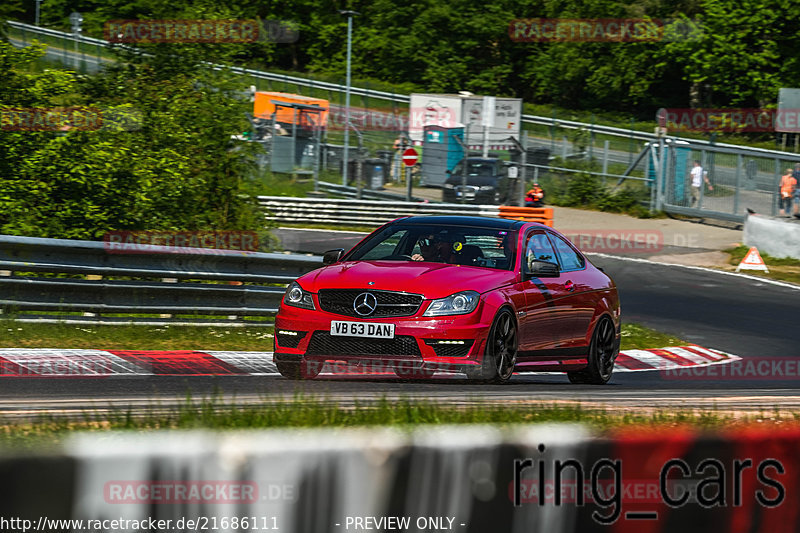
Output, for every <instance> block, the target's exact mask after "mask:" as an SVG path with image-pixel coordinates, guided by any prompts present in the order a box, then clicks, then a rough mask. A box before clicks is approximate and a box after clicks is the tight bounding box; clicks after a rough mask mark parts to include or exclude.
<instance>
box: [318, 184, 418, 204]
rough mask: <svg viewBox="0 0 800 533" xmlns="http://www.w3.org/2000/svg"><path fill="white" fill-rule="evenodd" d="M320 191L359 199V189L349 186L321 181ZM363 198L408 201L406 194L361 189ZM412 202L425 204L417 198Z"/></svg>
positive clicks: (413, 197) (412, 199)
mask: <svg viewBox="0 0 800 533" xmlns="http://www.w3.org/2000/svg"><path fill="white" fill-rule="evenodd" d="M317 185H318V186H319V189H320V190H321V191H324V192H327V193H331V194H337V195H339V196H345V197H347V198H357V197H358V194H359V192H358V189H357V188H356V187H350V186H348V185H341V184H338V185H337V184H336V183H330V182H327V181H320V182H318V183H317ZM361 198H363V199H364V200H391V201H393V202H398V201H399V202H402V201H405V200H406V195H405V194H398V193H395V192H388V191H377V190H374V189H366V188H363V187H362V188H361ZM411 201H412V202H424V201H425V200H424V199H423V198H417V197H416V196H412V197H411Z"/></svg>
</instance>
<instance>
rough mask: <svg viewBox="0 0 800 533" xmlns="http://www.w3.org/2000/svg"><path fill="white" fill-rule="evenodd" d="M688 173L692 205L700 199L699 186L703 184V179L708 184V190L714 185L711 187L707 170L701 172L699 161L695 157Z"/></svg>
mask: <svg viewBox="0 0 800 533" xmlns="http://www.w3.org/2000/svg"><path fill="white" fill-rule="evenodd" d="M689 174H690V175H691V177H692V205H694V204H696V203H697V202H698V201H699V200H700V187H702V186H703V180H705V182H706V183H707V184H708V190H709V191H713V190H714V187H712V186H711V182H709V181H708V172H703V167H701V166H700V161H698V160H696V159H695V161H694V166H693V167H692V170H691V171H690V172H689Z"/></svg>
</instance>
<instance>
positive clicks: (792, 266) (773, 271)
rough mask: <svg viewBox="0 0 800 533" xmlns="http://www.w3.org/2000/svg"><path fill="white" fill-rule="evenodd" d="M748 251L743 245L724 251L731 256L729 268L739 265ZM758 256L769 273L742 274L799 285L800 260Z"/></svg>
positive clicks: (753, 272) (749, 272)
mask: <svg viewBox="0 0 800 533" xmlns="http://www.w3.org/2000/svg"><path fill="white" fill-rule="evenodd" d="M748 250H750V247H749V246H744V245H742V246H737V247H736V248H730V249H728V250H725V253H728V254H730V256H731V258H730V264H731V266H737V265H738V264H739V263H741V262H742V259H744V256H745V255H747V252H748ZM759 254H760V255H761V258H762V259H763V260H764V264H766V265H767V268H768V269H769V272H768V273H767V272H762V271H760V270H743V271H742V272H744V273H745V274H752V275H755V276H763V277H765V278H770V279H776V280H780V281H789V282H792V283H799V284H800V259H794V258H791V257H782V258H778V257H772V256H771V255H769V254H765V253H763V252H761V251H759Z"/></svg>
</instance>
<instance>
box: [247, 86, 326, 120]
mask: <svg viewBox="0 0 800 533" xmlns="http://www.w3.org/2000/svg"><path fill="white" fill-rule="evenodd" d="M273 101H278V102H286V103H287V104H302V105H307V106H318V107H320V108H321V109H322V112H320V113H316V112H309V111H305V110H302V111H301V110H300V109H294V108H292V107H283V106H280V105H277V106H276V105H275V104H274V103H273ZM329 108H330V104H329V102H328V100H325V99H322V98H311V97H310V96H302V95H300V94H291V93H277V92H256V97H255V104H253V115H254V116H255V117H257V118H262V119H265V120H270V119H272V114H273V113H275V112H276V111H277V114H276V116H275V118H276V120H277V121H278V122H280V123H281V124H295V123H296V124H299V125H301V126H305V127H313V126H319V127H323V128H324V127H325V126H326V125H327V124H328V110H329Z"/></svg>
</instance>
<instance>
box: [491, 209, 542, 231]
mask: <svg viewBox="0 0 800 533" xmlns="http://www.w3.org/2000/svg"><path fill="white" fill-rule="evenodd" d="M499 211H500V217H501V218H513V219H514V220H524V221H525V222H539V223H541V224H545V225H547V226H550V227H551V228H552V227H553V208H552V207H516V206H508V205H501V206H500V208H499Z"/></svg>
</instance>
